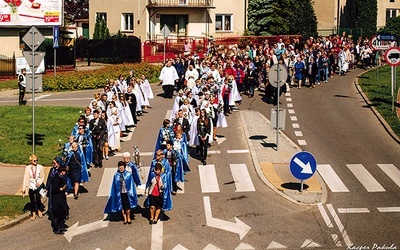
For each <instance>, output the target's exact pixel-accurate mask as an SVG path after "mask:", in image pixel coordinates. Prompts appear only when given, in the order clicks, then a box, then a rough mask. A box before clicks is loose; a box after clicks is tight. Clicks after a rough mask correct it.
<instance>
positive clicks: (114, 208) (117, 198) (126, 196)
mask: <svg viewBox="0 0 400 250" xmlns="http://www.w3.org/2000/svg"><path fill="white" fill-rule="evenodd" d="M125 167H126V163H125V162H124V161H119V162H118V171H117V172H116V173H115V174H114V178H113V181H112V184H111V190H110V196H109V197H108V200H107V204H106V207H105V208H104V213H105V214H110V213H116V212H119V211H121V212H122V216H123V217H124V224H131V209H132V208H135V207H136V206H137V202H138V198H137V194H136V186H135V182H134V180H133V177H132V173H131V172H128V171H126V170H125Z"/></svg>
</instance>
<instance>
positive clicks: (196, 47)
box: [142, 35, 301, 63]
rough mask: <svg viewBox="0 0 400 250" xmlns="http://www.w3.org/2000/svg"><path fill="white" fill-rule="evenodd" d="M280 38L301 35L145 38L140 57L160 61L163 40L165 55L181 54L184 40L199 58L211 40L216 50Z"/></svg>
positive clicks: (276, 40)
mask: <svg viewBox="0 0 400 250" xmlns="http://www.w3.org/2000/svg"><path fill="white" fill-rule="evenodd" d="M280 38H282V40H283V42H284V43H286V44H289V43H290V42H291V41H292V40H293V39H294V38H300V39H301V35H282V36H236V37H218V38H206V37H176V38H167V39H165V40H164V39H163V38H159V37H157V38H156V39H154V40H147V41H145V42H144V43H143V55H142V58H143V60H144V61H146V62H151V63H160V62H162V61H163V58H164V42H165V57H166V58H171V57H175V55H177V54H183V53H184V52H185V51H184V45H185V42H189V43H190V44H191V47H192V52H194V51H195V52H196V53H197V54H198V55H199V56H200V58H202V57H203V56H204V54H205V53H206V52H207V49H208V46H209V44H210V43H211V42H212V43H214V45H215V46H216V47H217V49H218V52H220V53H222V52H223V50H224V49H225V48H226V49H228V50H229V49H230V48H232V47H233V46H234V45H237V46H238V47H239V48H241V49H244V48H246V46H247V45H251V44H256V45H261V44H263V43H264V42H265V41H266V40H268V43H269V44H270V45H274V44H275V43H277V42H278V41H279V39H280Z"/></svg>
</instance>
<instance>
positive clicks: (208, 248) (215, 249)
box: [203, 243, 222, 250]
mask: <svg viewBox="0 0 400 250" xmlns="http://www.w3.org/2000/svg"><path fill="white" fill-rule="evenodd" d="M203 250H222V248H219V247H217V246H214V245H213V244H211V243H209V244H208V245H207V246H206V247H205V248H203Z"/></svg>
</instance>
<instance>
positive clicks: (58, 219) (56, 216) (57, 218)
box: [51, 211, 66, 232]
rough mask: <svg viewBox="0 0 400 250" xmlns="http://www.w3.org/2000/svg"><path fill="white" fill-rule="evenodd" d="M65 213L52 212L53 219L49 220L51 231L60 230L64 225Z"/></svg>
mask: <svg viewBox="0 0 400 250" xmlns="http://www.w3.org/2000/svg"><path fill="white" fill-rule="evenodd" d="M65 218H66V214H65V213H64V212H58V211H57V212H56V211H54V212H53V219H52V220H51V227H52V228H53V232H56V231H60V230H61V229H62V228H63V227H64V221H65Z"/></svg>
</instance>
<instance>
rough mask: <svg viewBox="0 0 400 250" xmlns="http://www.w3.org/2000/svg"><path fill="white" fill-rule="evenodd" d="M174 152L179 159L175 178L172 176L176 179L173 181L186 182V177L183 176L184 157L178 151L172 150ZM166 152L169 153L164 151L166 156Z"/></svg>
mask: <svg viewBox="0 0 400 250" xmlns="http://www.w3.org/2000/svg"><path fill="white" fill-rule="evenodd" d="M172 151H173V153H174V154H175V156H176V158H177V161H176V171H175V176H172V178H174V179H173V180H175V181H176V182H184V181H185V177H184V174H183V162H184V160H183V157H182V155H181V154H180V153H179V152H178V151H176V150H174V149H172ZM166 152H167V150H166V149H164V151H163V153H164V155H165V154H166ZM166 160H167V159H166ZM167 162H168V160H167ZM168 163H169V162H168ZM171 174H172V172H171Z"/></svg>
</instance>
